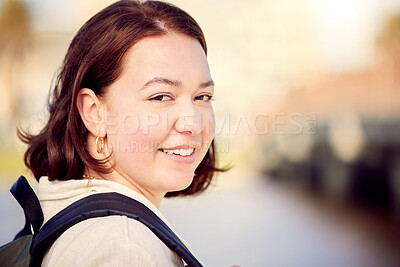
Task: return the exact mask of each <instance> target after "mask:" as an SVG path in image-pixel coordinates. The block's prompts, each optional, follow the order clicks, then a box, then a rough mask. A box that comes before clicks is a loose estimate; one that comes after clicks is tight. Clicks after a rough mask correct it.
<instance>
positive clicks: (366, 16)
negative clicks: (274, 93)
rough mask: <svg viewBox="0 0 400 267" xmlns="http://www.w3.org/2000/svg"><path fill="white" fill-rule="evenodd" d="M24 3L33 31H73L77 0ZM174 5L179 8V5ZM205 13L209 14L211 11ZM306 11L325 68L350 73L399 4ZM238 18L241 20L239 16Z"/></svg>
mask: <svg viewBox="0 0 400 267" xmlns="http://www.w3.org/2000/svg"><path fill="white" fill-rule="evenodd" d="M3 1H4V0H0V2H3ZM186 1H189V0H185V2H186ZM193 1H194V0H193ZM237 1H240V2H242V3H243V9H246V5H250V4H253V5H254V3H263V2H262V0H259V1H258V2H257V1H255V2H254V1H244V0H237ZM265 1H266V0H265ZM26 2H27V3H28V5H29V7H30V8H31V12H32V22H33V27H34V29H36V30H38V31H67V32H68V31H76V27H77V25H76V21H77V18H76V17H77V15H76V14H77V9H78V8H79V6H80V4H79V5H77V3H78V0H58V1H53V0H26ZM173 2H174V3H177V5H178V6H179V2H180V1H173ZM228 2H229V1H228ZM304 3H307V1H304ZM185 5H186V3H185ZM264 6H265V5H264ZM206 9H207V12H212V11H210V9H212V7H210V6H208V7H207V8H206ZM309 9H310V14H311V15H312V17H313V18H312V21H313V22H314V23H313V27H314V31H315V40H316V41H317V42H318V43H317V47H318V48H319V49H320V50H321V53H320V54H321V55H322V57H323V58H322V61H323V62H324V64H325V65H326V67H327V68H328V69H332V70H335V69H344V70H346V69H350V70H351V69H352V68H358V67H359V66H363V65H368V64H369V61H371V58H373V51H374V47H373V39H374V37H375V34H376V32H377V31H378V30H379V27H380V24H381V23H382V16H383V14H387V13H388V12H391V11H392V10H400V0H350V1H349V0H335V1H332V0H309ZM189 12H190V11H189ZM237 17H238V18H240V15H238V16H237ZM216 23H218V22H216Z"/></svg>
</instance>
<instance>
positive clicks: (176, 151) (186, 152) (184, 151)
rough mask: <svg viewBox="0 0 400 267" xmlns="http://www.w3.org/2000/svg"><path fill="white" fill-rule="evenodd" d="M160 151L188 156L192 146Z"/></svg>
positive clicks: (192, 149) (191, 151)
mask: <svg viewBox="0 0 400 267" xmlns="http://www.w3.org/2000/svg"><path fill="white" fill-rule="evenodd" d="M161 151H162V152H164V153H166V154H175V155H181V156H189V155H191V154H192V153H193V151H194V148H188V149H183V148H181V149H173V150H168V149H161Z"/></svg>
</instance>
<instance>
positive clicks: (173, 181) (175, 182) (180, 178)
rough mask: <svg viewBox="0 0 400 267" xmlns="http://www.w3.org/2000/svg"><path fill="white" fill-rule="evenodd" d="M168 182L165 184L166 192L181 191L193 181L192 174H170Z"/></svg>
mask: <svg viewBox="0 0 400 267" xmlns="http://www.w3.org/2000/svg"><path fill="white" fill-rule="evenodd" d="M168 180H169V183H168V185H167V187H168V189H169V190H167V191H168V192H173V191H181V190H185V189H186V188H188V187H189V186H190V184H191V183H192V181H193V175H192V174H190V175H188V174H186V175H176V176H174V177H172V176H170V179H168Z"/></svg>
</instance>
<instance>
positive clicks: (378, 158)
mask: <svg viewBox="0 0 400 267" xmlns="http://www.w3.org/2000/svg"><path fill="white" fill-rule="evenodd" d="M399 18H400V15H397V16H394V17H393V18H391V19H389V20H388V22H387V24H386V26H385V28H384V30H383V32H382V33H381V34H380V36H379V38H378V39H377V42H376V53H375V55H376V57H375V62H374V64H372V66H370V67H368V68H365V69H363V70H358V71H353V72H346V73H341V74H339V73H336V74H332V73H322V74H320V75H318V76H317V77H311V78H310V79H309V80H308V81H305V82H303V83H302V84H299V85H298V86H297V87H295V88H293V89H292V90H291V91H290V92H289V93H288V95H287V97H285V98H284V100H283V101H281V102H280V104H279V105H277V106H276V108H275V109H274V110H273V111H272V113H273V114H281V115H282V116H281V117H280V120H281V121H280V123H278V124H276V123H275V128H274V129H273V131H270V132H269V134H267V135H263V136H259V140H258V141H259V142H261V143H263V146H262V147H263V148H262V151H261V154H260V155H261V157H260V158H261V159H263V160H261V161H262V163H261V165H262V167H261V168H262V169H263V171H264V172H265V173H267V174H268V175H269V176H272V177H275V178H276V179H278V180H285V181H286V182H288V183H291V184H296V185H297V186H299V187H302V188H303V189H309V190H311V191H312V192H314V193H316V194H318V195H322V196H324V197H329V198H331V199H332V200H334V201H339V202H343V203H346V205H347V204H350V205H351V204H356V205H362V206H363V207H365V208H366V209H368V210H370V209H372V210H378V211H384V212H386V213H387V214H390V215H391V216H392V217H393V219H394V220H398V219H400V79H399V66H400V65H399V64H400V49H399V48H400V46H399V44H400V38H399V37H400V34H399V33H400V30H399V29H400V19H399ZM258 123H259V124H260V125H261V126H262V125H263V124H270V123H271V121H268V120H265V121H259V122H258ZM258 155H259V154H258Z"/></svg>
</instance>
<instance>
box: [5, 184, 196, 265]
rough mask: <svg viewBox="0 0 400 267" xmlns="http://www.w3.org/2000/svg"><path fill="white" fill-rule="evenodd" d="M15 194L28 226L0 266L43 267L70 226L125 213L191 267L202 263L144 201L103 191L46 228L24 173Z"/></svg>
mask: <svg viewBox="0 0 400 267" xmlns="http://www.w3.org/2000/svg"><path fill="white" fill-rule="evenodd" d="M10 191H11V193H12V194H13V196H14V197H15V199H16V200H17V201H18V203H19V204H20V205H21V207H22V208H23V210H24V214H25V220H26V222H25V226H24V228H23V229H22V230H21V231H20V232H19V233H18V234H17V235H16V236H15V238H14V240H13V241H12V242H10V243H7V244H5V245H3V246H2V247H0V266H2V267H3V266H4V267H8V266H18V267H19V266H21V267H22V266H32V267H36V266H40V265H41V263H42V259H43V257H44V255H45V253H46V252H47V250H48V249H49V248H50V246H51V245H52V244H53V243H54V242H55V241H56V239H57V238H58V237H59V236H60V235H61V234H62V233H63V232H65V231H66V230H67V229H68V228H69V227H71V226H73V225H75V224H77V223H79V222H81V221H84V220H86V219H89V218H96V217H104V216H111V215H122V216H127V217H128V218H132V219H135V220H137V221H139V222H141V223H143V224H144V225H146V226H147V227H148V228H149V229H150V230H151V231H152V232H153V233H154V234H155V235H156V236H157V237H158V238H159V239H160V240H161V241H162V242H164V244H165V245H166V246H167V247H169V248H170V249H171V250H172V251H174V252H176V254H178V256H179V257H181V258H182V259H183V260H184V261H185V262H186V264H188V265H189V266H190V267H198V266H202V265H201V264H200V262H199V261H198V260H197V259H196V258H195V257H194V256H193V254H192V253H191V252H190V251H189V250H188V248H187V247H186V246H185V245H184V244H183V243H182V241H181V240H180V239H179V238H178V237H177V236H176V235H175V233H174V232H173V231H172V230H171V229H170V228H169V227H168V226H167V225H166V224H165V223H164V222H163V221H162V220H161V219H160V218H159V217H158V216H157V215H156V214H154V213H153V212H152V211H151V210H150V209H149V208H147V207H146V206H145V205H143V204H142V203H140V202H138V201H136V200H134V199H132V198H129V197H127V196H124V195H122V194H118V193H99V194H94V195H90V196H88V197H85V198H83V199H81V200H78V201H76V202H74V203H72V204H71V205H70V206H68V207H66V208H65V209H63V210H62V211H60V212H59V213H57V214H56V215H55V216H53V217H52V218H51V219H50V220H49V221H48V222H46V223H45V224H44V225H43V226H42V227H41V225H42V223H43V212H42V209H41V207H40V203H39V200H38V198H37V196H36V194H35V192H34V191H33V189H32V188H31V187H30V185H29V183H28V181H27V180H26V179H25V177H23V176H21V177H20V178H19V179H18V181H17V182H15V183H14V185H13V186H12V188H11V190H10Z"/></svg>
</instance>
